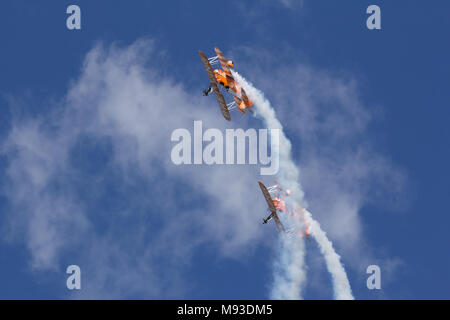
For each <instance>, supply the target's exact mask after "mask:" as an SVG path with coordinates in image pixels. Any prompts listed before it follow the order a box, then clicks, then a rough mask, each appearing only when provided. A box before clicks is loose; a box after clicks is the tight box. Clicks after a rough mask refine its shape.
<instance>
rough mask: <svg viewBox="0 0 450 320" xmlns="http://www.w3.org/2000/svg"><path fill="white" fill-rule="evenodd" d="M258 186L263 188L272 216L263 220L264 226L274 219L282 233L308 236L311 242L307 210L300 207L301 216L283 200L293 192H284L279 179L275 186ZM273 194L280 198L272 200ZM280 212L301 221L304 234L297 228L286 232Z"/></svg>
mask: <svg viewBox="0 0 450 320" xmlns="http://www.w3.org/2000/svg"><path fill="white" fill-rule="evenodd" d="M258 184H259V186H260V188H261V191H262V193H263V195H264V198H266V202H267V205H268V207H269V210H270V215H269V216H268V217H267V218H266V219H264V220H263V224H266V223H267V222H269V221H270V220H271V219H272V218H273V219H274V220H275V223H276V225H277V228H278V230H279V231H280V232H281V231H282V232H285V233H286V234H297V235H298V236H300V237H303V236H306V239H307V240H309V241H310V240H311V239H310V234H311V230H310V227H309V225H308V224H307V222H306V219H305V209H303V208H302V207H299V210H300V214H299V213H298V211H297V210H296V209H293V208H287V207H286V203H285V201H284V200H283V198H285V197H288V196H290V194H291V191H290V190H289V189H286V190H284V189H283V188H282V187H281V185H280V184H279V183H278V180H277V178H275V185H274V186H270V187H266V186H265V185H264V184H263V183H262V182H258ZM272 193H276V194H278V196H275V197H273V198H272V196H271V194H272ZM278 212H281V213H287V214H290V215H292V216H293V218H294V219H301V221H302V224H303V227H304V232H302V230H301V229H296V228H291V229H288V230H285V228H284V226H283V224H282V223H281V221H280V219H279V217H278Z"/></svg>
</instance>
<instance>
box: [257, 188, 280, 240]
mask: <svg viewBox="0 0 450 320" xmlns="http://www.w3.org/2000/svg"><path fill="white" fill-rule="evenodd" d="M258 184H259V187H260V188H261V191H262V193H263V195H264V198H265V199H266V202H267V206H268V207H269V211H270V215H269V216H268V217H267V218H266V219H263V224H266V223H267V222H269V221H270V220H272V219H273V220H275V224H276V225H277V229H278V231H280V232H283V233H284V232H286V230H285V229H284V227H283V224H282V223H281V221H280V218H278V214H277V208H276V207H275V204H274V202H273V199H272V197H271V196H270V193H269V190H267V188H266V186H265V185H264V184H263V183H262V182H261V181H258Z"/></svg>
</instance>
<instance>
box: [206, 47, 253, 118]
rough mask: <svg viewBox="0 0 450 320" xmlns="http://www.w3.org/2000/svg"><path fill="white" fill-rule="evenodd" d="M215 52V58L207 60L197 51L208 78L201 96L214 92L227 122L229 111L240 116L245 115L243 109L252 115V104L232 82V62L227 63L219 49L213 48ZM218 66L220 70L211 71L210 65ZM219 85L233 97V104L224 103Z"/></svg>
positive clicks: (239, 87)
mask: <svg viewBox="0 0 450 320" xmlns="http://www.w3.org/2000/svg"><path fill="white" fill-rule="evenodd" d="M214 50H215V51H216V54H217V55H216V56H214V57H211V58H208V57H206V55H205V54H204V53H203V52H201V51H199V52H198V53H199V55H200V58H201V59H202V62H203V66H204V67H205V70H206V73H207V75H208V78H209V82H210V86H209V87H208V89H206V90H203V95H204V96H207V95H209V94H210V93H211V92H214V94H215V95H216V98H217V102H218V103H219V106H220V110H221V111H222V115H223V116H224V118H225V119H227V120H228V121H229V120H231V117H230V110H233V109H235V108H236V109H237V110H239V111H240V112H241V113H242V114H245V109H248V111H250V113H253V111H252V109H251V107H252V106H253V102H252V101H251V100H250V99H249V98H248V96H247V94H246V92H245V90H244V88H241V86H239V84H238V83H237V82H236V80H234V78H233V75H232V73H231V69H230V68H234V63H233V61H231V60H230V61H227V59H225V56H224V54H223V53H222V51H220V50H219V48H217V47H214ZM218 63H219V64H220V66H221V67H222V69H213V68H212V66H211V65H215V64H218ZM218 84H220V85H221V86H222V87H224V88H225V90H226V91H227V92H229V93H231V94H232V95H233V99H234V101H233V102H230V103H228V104H227V103H226V102H225V98H224V96H223V94H222V93H221V92H220V90H219V86H218Z"/></svg>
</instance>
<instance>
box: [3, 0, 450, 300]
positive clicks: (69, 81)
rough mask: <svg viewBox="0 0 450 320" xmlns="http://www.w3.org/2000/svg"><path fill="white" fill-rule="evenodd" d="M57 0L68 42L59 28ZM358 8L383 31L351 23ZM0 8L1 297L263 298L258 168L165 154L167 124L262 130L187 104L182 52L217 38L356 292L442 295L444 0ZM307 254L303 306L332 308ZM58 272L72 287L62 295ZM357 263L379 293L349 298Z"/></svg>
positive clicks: (266, 249) (189, 78)
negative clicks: (281, 136) (262, 101)
mask: <svg viewBox="0 0 450 320" xmlns="http://www.w3.org/2000/svg"><path fill="white" fill-rule="evenodd" d="M70 4H77V5H79V6H80V7H81V11H82V30H80V31H69V30H67V29H66V27H65V19H66V17H67V15H66V13H65V11H66V8H67V6H68V5H70ZM370 4H377V5H379V6H380V7H381V13H382V29H381V30H374V31H370V30H368V29H367V28H366V27H365V20H366V17H367V15H366V14H365V10H366V8H367V6H368V5H370ZM1 9H2V10H0V36H1V39H2V46H1V51H0V57H1V59H0V107H1V110H2V117H0V142H1V145H2V148H1V150H2V151H1V156H0V177H1V181H2V182H1V185H0V190H1V194H0V212H1V216H0V218H1V226H2V229H1V233H2V237H1V241H0V252H1V259H0V270H1V273H0V283H1V284H2V285H1V289H0V298H3V299H7V298H25V299H29V298H44V299H49V298H57V299H59V298H139V299H145V298H192V299H196V298H199V299H220V298H237V299H252V298H255V299H266V298H268V297H269V292H270V288H271V285H272V278H271V275H272V268H273V262H274V259H276V257H277V254H276V250H277V247H276V244H275V243H276V239H277V234H276V230H275V228H274V227H273V226H270V227H268V228H264V227H266V226H261V225H260V220H261V219H260V218H262V216H263V215H264V214H265V211H264V203H263V199H262V197H261V195H260V194H259V190H258V187H257V184H256V181H257V179H260V177H259V176H258V170H257V168H256V167H255V166H243V167H238V168H235V167H233V168H227V167H226V166H225V167H220V168H218V167H217V166H211V167H210V166H200V167H184V166H181V167H176V166H173V165H171V164H170V161H169V160H170V159H168V158H167V152H166V151H167V150H170V148H171V142H170V132H171V131H172V130H173V129H175V128H178V127H185V128H188V129H189V128H191V127H192V125H193V120H203V121H204V126H207V127H217V128H220V129H222V128H239V127H244V128H246V127H247V128H249V127H255V128H260V127H261V126H262V124H261V122H260V121H259V120H257V119H250V118H248V117H241V116H240V114H238V113H232V118H233V121H232V122H231V123H224V121H223V119H222V118H221V116H220V113H219V111H218V110H217V109H216V105H215V101H214V100H213V98H211V99H209V98H204V99H202V98H203V97H201V96H200V92H201V90H202V89H204V88H205V87H206V85H207V78H206V75H205V74H204V71H203V68H202V65H201V62H200V60H199V57H198V54H197V52H198V50H202V51H204V52H205V53H206V54H207V55H210V56H211V55H212V54H213V47H214V46H215V45H217V46H219V47H220V48H221V49H222V51H223V52H224V53H225V55H227V57H229V58H233V60H234V61H235V64H236V70H237V71H238V72H240V73H241V74H242V75H244V76H245V77H246V78H247V79H248V80H249V81H250V82H252V83H253V84H254V85H255V86H256V87H257V88H259V89H261V90H262V91H263V92H264V93H265V95H266V97H267V98H268V99H269V100H270V101H271V102H272V104H273V106H274V108H275V110H276V112H277V114H278V116H279V119H280V121H281V123H282V124H283V126H284V128H285V132H286V134H287V136H288V137H289V139H291V141H292V143H293V157H294V159H295V162H296V163H297V164H298V165H299V166H300V170H301V182H302V185H303V187H304V190H305V193H306V199H307V201H308V203H309V210H310V211H311V212H312V214H313V215H314V216H315V217H316V219H317V220H318V221H319V222H320V223H321V225H322V226H323V229H324V230H325V231H326V232H327V233H328V235H329V237H330V239H331V240H332V241H333V244H334V246H335V248H336V251H337V252H338V254H340V255H341V258H342V262H343V263H344V265H345V267H346V271H347V275H348V277H349V281H350V285H351V287H352V291H353V294H354V296H355V298H356V299H380V298H387V299H402V298H406V299H421V298H425V299H430V298H437V299H448V298H449V296H448V291H447V290H446V288H447V286H448V285H449V284H450V283H449V278H448V276H447V274H446V271H447V270H448V269H449V267H450V259H449V256H448V247H447V244H448V243H449V240H450V239H449V238H448V232H447V230H448V226H449V224H450V218H449V215H448V214H447V211H448V210H447V209H446V208H447V206H446V196H448V190H449V182H448V179H447V178H448V176H449V175H448V169H447V166H446V164H447V163H448V162H449V154H450V153H449V152H448V151H447V150H446V145H447V141H448V138H449V129H448V125H447V119H448V115H449V111H448V109H447V106H448V101H449V98H450V93H449V92H450V91H449V90H445V89H446V88H445V86H447V84H448V77H449V74H450V63H449V62H448V57H449V56H450V55H449V54H450V52H449V51H450V45H449V44H448V41H445V39H446V35H447V33H446V31H447V30H449V27H450V22H448V19H446V16H445V14H446V12H447V11H448V9H450V5H449V4H448V3H447V2H445V1H441V0H437V1H434V2H433V4H432V5H431V4H429V3H426V2H425V1H403V0H402V1H395V2H387V1H357V0H352V1H345V2H339V3H337V2H334V1H325V0H323V1H312V0H304V1H276V0H265V1H258V2H256V1H248V2H246V3H245V4H244V3H243V2H242V1H227V2H214V3H212V2H211V1H195V4H193V3H192V1H173V2H171V3H167V2H164V3H163V2H159V3H157V2H154V1H152V2H151V1H135V2H134V3H133V4H130V2H129V1H115V2H114V3H113V4H112V3H111V2H110V1H95V2H93V1H82V0H79V1H76V2H71V1H40V2H39V3H35V2H32V1H20V0H16V1H3V2H2V5H1ZM133 68H135V69H137V70H139V72H138V75H136V74H134V73H133V72H132V71H130V70H133ZM141 73H142V75H141ZM321 120H330V121H329V122H327V121H321ZM332 120H336V121H332ZM330 123H331V124H330ZM264 179H266V180H265V181H270V179H267V178H264ZM209 186H211V187H209ZM222 189H225V190H224V191H223V192H224V194H225V195H226V196H227V197H228V198H227V199H228V200H227V201H226V200H223V199H219V197H218V195H217V194H218V193H219V191H220V190H222ZM272 227H273V228H272ZM46 235H48V236H46ZM306 261H307V265H308V279H307V281H306V286H305V288H304V290H303V297H304V298H306V299H311V298H320V299H330V298H332V288H331V280H330V276H329V275H328V273H327V272H326V270H325V265H324V262H323V258H322V257H321V255H320V253H319V250H318V248H317V245H316V244H315V243H314V241H313V242H311V243H310V244H307V251H306ZM69 264H78V265H80V267H81V269H82V283H83V284H82V285H83V289H82V290H81V291H79V292H69V291H68V290H67V289H66V288H65V280H66V274H65V268H66V266H67V265H69ZM369 264H378V265H380V267H381V270H382V290H380V291H376V290H373V291H369V290H368V289H367V288H366V278H367V275H366V273H365V268H366V267H367V266H368V265H369Z"/></svg>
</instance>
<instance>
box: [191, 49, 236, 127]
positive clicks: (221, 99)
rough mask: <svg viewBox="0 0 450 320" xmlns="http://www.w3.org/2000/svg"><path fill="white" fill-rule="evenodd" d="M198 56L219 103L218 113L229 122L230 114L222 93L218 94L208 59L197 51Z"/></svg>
mask: <svg viewBox="0 0 450 320" xmlns="http://www.w3.org/2000/svg"><path fill="white" fill-rule="evenodd" d="M198 54H199V55H200V58H201V59H202V62H203V66H204V67H205V70H206V73H207V74H208V78H209V82H211V88H213V91H214V94H215V95H216V98H217V102H218V103H219V106H220V111H222V115H223V117H224V118H225V119H227V120H228V121H230V120H231V117H230V112H229V111H228V107H227V103H226V102H225V98H224V97H223V95H222V93H220V90H219V88H218V87H217V81H216V77H215V76H214V71H213V68H212V67H211V64H210V63H209V61H208V58H207V57H206V56H205V54H204V53H203V52H201V51H199V52H198Z"/></svg>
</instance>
